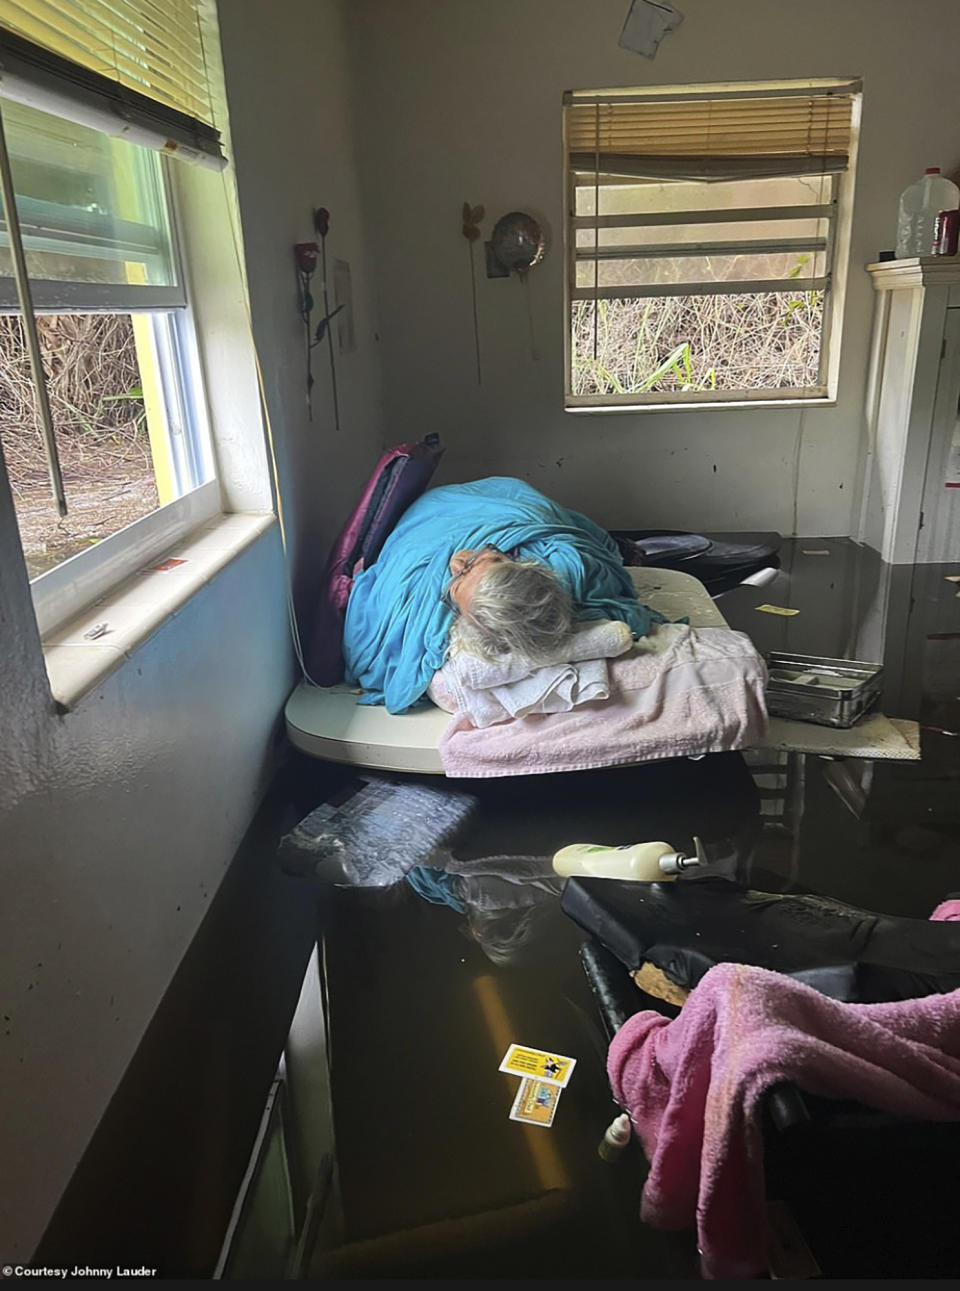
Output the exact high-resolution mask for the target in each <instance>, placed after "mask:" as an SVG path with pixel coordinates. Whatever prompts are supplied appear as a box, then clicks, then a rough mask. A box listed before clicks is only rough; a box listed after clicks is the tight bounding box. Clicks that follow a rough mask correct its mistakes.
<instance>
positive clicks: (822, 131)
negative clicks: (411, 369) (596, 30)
mask: <svg viewBox="0 0 960 1291" xmlns="http://www.w3.org/2000/svg"><path fill="white" fill-rule="evenodd" d="M858 115H859V85H858V84H857V83H854V82H842V83H840V82H804V83H803V84H802V85H797V84H794V85H790V84H785V85H780V86H777V87H772V86H756V85H747V86H731V87H717V86H703V87H678V88H675V89H658V90H656V91H650V92H646V91H631V92H626V91H624V92H619V93H617V92H611V93H569V94H567V95H566V96H565V104H564V134H565V147H566V158H567V196H568V204H567V210H568V218H567V222H566V257H567V264H568V269H569V272H568V278H567V308H568V320H569V324H568V326H569V330H568V344H567V362H566V373H567V381H566V406H567V407H568V408H572V409H578V408H597V407H637V408H639V407H644V406H651V405H654V406H658V407H663V406H671V405H681V406H690V405H697V404H708V405H711V406H714V407H715V406H717V405H718V404H724V403H742V402H746V401H758V402H759V401H771V400H784V399H790V400H796V399H820V400H825V399H828V398H832V397H833V396H834V391H835V385H836V370H837V365H838V361H839V340H840V328H839V318H840V314H841V310H842V296H843V292H842V283H843V279H844V278H845V271H846V262H847V253H848V242H849V218H850V208H851V205H852V184H853V152H854V147H855V140H856V127H857V122H858Z"/></svg>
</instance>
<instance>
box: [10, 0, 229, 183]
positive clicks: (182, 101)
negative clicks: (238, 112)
mask: <svg viewBox="0 0 960 1291" xmlns="http://www.w3.org/2000/svg"><path fill="white" fill-rule="evenodd" d="M212 4H213V0H0V67H2V76H0V87H2V93H3V95H4V96H5V97H6V98H8V99H15V100H18V101H19V102H21V103H24V104H25V105H27V106H29V107H40V108H44V109H46V110H47V111H51V112H56V113H58V114H60V115H62V116H66V117H68V118H69V119H71V120H73V121H75V122H76V123H77V124H80V125H87V126H92V127H93V128H94V129H99V130H103V131H105V132H106V133H108V134H122V135H123V136H124V137H126V138H127V139H129V140H131V141H132V142H134V143H138V144H145V145H146V146H147V147H153V148H156V149H158V150H160V151H163V152H167V153H169V154H171V155H174V156H177V157H180V158H184V159H186V160H189V161H194V162H200V163H202V164H206V165H213V166H214V167H216V168H219V167H220V166H222V165H223V163H224V158H223V155H222V153H221V150H220V139H219V134H218V132H217V130H216V128H215V119H216V113H215V104H214V98H215V95H214V83H213V76H212V73H211V70H210V67H209V66H208V61H207V54H206V49H205V39H206V40H209V39H210V38H211V36H210V27H211V21H212V20H211V18H210V16H209V8H210V6H211V5H212Z"/></svg>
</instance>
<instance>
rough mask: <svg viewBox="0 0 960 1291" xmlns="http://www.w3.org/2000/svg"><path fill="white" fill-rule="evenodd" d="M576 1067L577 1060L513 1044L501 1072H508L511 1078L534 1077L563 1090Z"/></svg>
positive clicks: (502, 1064) (506, 1055) (504, 1059)
mask: <svg viewBox="0 0 960 1291" xmlns="http://www.w3.org/2000/svg"><path fill="white" fill-rule="evenodd" d="M576 1065H577V1060H576V1058H565V1057H564V1056H563V1055H562V1054H559V1053H547V1052H546V1051H545V1050H543V1049H527V1048H525V1047H524V1046H523V1045H521V1044H512V1045H511V1046H510V1048H509V1049H508V1050H507V1052H506V1054H505V1055H504V1058H503V1062H501V1064H500V1070H501V1071H508V1072H509V1073H510V1075H511V1076H533V1077H535V1078H536V1079H537V1080H545V1081H546V1082H547V1084H548V1085H559V1086H560V1088H561V1089H563V1087H564V1086H565V1085H566V1083H567V1081H568V1080H569V1079H570V1077H571V1076H572V1075H573V1069H574V1067H575V1066H576Z"/></svg>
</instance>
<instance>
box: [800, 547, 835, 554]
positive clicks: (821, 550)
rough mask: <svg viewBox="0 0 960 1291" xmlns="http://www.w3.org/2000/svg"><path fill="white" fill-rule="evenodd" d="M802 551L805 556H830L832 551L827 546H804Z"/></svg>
mask: <svg viewBox="0 0 960 1291" xmlns="http://www.w3.org/2000/svg"><path fill="white" fill-rule="evenodd" d="M802 553H803V555H804V556H829V555H830V552H829V551H828V550H827V548H826V547H803V548H802Z"/></svg>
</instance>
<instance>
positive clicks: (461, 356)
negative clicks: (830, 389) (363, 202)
mask: <svg viewBox="0 0 960 1291" xmlns="http://www.w3.org/2000/svg"><path fill="white" fill-rule="evenodd" d="M679 7H680V8H681V9H682V11H683V13H684V15H685V17H684V21H683V23H682V25H681V26H680V27H679V28H678V29H677V30H676V31H675V32H673V33H672V34H671V35H669V36H668V37H667V38H666V39H665V41H664V42H663V44H662V45H661V47H660V50H659V52H658V54H657V56H656V58H655V59H654V60H652V61H651V60H649V59H646V58H644V57H642V56H641V55H638V54H633V53H630V52H628V51H626V50H622V49H620V48H619V47H618V45H617V38H618V36H619V33H620V28H621V26H622V24H623V20H624V17H625V15H626V12H627V9H628V0H484V3H483V4H477V3H476V2H475V0H443V2H442V3H440V2H439V0H403V2H402V3H398V2H397V0H361V2H360V3H356V4H354V5H351V6H350V8H349V19H350V36H351V41H352V46H353V53H354V58H355V64H356V69H357V101H358V104H359V105H360V109H359V124H360V135H359V138H360V145H361V155H362V157H363V166H362V178H363V181H364V184H365V192H366V195H367V197H368V199H369V201H368V210H369V214H370V221H371V224H370V228H371V235H372V236H371V246H372V248H373V251H374V254H375V257H376V267H377V275H378V285H379V289H380V314H381V323H382V338H383V351H384V394H385V407H386V408H387V409H388V410H389V412H388V422H387V426H388V433H390V434H391V435H393V434H400V433H406V432H407V431H408V430H409V429H410V428H412V427H416V428H417V429H418V430H425V431H431V430H434V431H440V432H441V433H442V434H443V436H444V438H445V439H446V441H447V442H448V444H449V449H448V452H447V456H446V458H445V460H444V463H443V468H442V469H443V472H444V478H446V479H457V478H461V479H462V478H469V477H471V476H480V475H484V474H490V473H493V472H500V471H509V472H510V473H514V474H518V475H522V476H524V477H525V478H527V479H528V480H530V481H531V482H532V483H533V484H534V485H536V486H537V487H539V488H542V489H543V490H544V491H546V492H547V493H549V494H552V495H553V496H555V497H557V498H558V499H560V500H561V501H563V502H566V503H568V504H571V505H574V506H578V507H580V508H581V509H583V510H586V511H588V512H590V513H591V514H593V515H595V516H596V518H597V519H599V520H601V521H604V522H606V523H607V524H608V525H610V526H623V527H627V526H634V527H655V526H662V527H675V528H687V529H691V528H692V529H697V528H708V529H709V528H715V529H738V528H775V529H779V530H781V531H782V532H785V533H788V532H792V531H793V529H794V503H793V498H794V473H795V467H796V454H797V448H798V435H799V433H800V431H801V427H802V436H803V443H802V457H801V460H800V463H799V490H798V508H797V511H798V514H797V531H798V532H800V533H806V534H815V533H822V534H847V533H849V532H850V522H851V504H852V499H853V496H854V494H855V493H856V485H857V478H856V477H857V462H858V453H859V441H860V436H861V417H862V405H863V393H864V381H865V369H866V361H867V347H868V340H869V336H868V333H869V325H870V318H871V312H872V308H873V300H872V291H871V287H870V283H869V281H868V276H867V274H865V273H864V272H863V269H862V266H863V265H864V264H866V263H868V262H869V261H871V260H873V259H875V258H876V253H877V252H878V251H879V250H880V249H881V248H885V247H890V246H892V245H893V240H894V229H895V224H896V211H897V201H898V197H899V194H900V191H901V190H902V189H903V188H904V187H905V186H906V185H907V184H908V183H910V182H911V181H912V180H913V179H914V178H916V177H917V176H918V175H919V174H920V173H921V172H922V170H923V168H924V166H926V165H931V164H940V165H942V166H943V167H944V169H945V170H948V169H950V168H952V167H953V166H955V165H956V163H957V162H958V160H960V135H958V132H957V129H956V123H955V119H954V117H953V115H952V114H951V113H950V112H949V111H944V108H943V104H944V95H947V96H949V93H950V87H951V86H952V85H953V84H954V81H955V73H956V67H955V63H956V58H955V52H956V47H957V42H958V40H960V5H958V4H956V0H924V3H923V4H921V5H917V6H914V7H913V8H912V9H910V8H905V7H904V5H903V4H902V3H901V2H900V0H841V2H840V3H837V2H836V0H806V3H804V4H797V3H795V0H723V2H722V3H717V0H686V3H681V4H680V6H679ZM823 76H862V77H863V81H864V105H863V133H862V140H861V149H860V158H859V167H858V177H857V191H856V206H855V213H854V223H853V241H852V252H851V266H852V267H851V272H850V281H849V290H848V295H847V302H846V325H845V332H844V345H843V359H842V365H841V371H840V389H839V404H838V406H837V407H836V408H835V409H819V410H815V409H810V410H807V411H806V413H805V415H804V416H803V419H802V423H801V415H800V413H799V412H797V411H794V410H785V411H770V410H768V411H763V410H752V409H751V410H748V411H724V412H719V413H717V412H696V413H694V412H669V413H644V414H642V415H634V414H620V413H618V414H607V415H592V416H583V415H572V414H569V413H565V412H564V411H563V404H562V392H563V374H562V355H563V345H564V340H565V336H564V320H563V308H562V275H563V256H562V249H561V236H562V224H561V221H562V211H563V208H562V178H561V176H562V155H561V141H560V108H561V96H562V93H563V91H564V90H565V89H588V88H606V87H614V86H639V85H648V84H667V85H670V84H684V83H695V82H716V81H725V80H770V79H775V78H792V77H823ZM464 200H469V201H470V202H473V203H477V202H482V203H484V204H485V206H486V209H487V212H488V215H489V216H491V217H492V218H493V219H496V218H497V217H498V216H499V215H501V214H503V213H504V212H506V211H508V210H515V209H521V210H523V209H528V210H531V211H532V212H534V213H535V214H538V215H539V216H540V217H542V218H543V219H544V221H545V223H546V226H547V229H548V233H549V249H548V253H547V257H546V259H545V261H544V262H543V264H542V265H540V266H538V267H537V268H536V269H535V270H533V271H532V272H531V274H530V276H529V291H530V297H531V302H532V307H533V315H534V324H535V331H536V337H537V344H538V348H539V352H540V358H539V360H534V359H532V358H531V352H530V344H529V340H528V336H527V316H526V310H525V305H524V301H523V292H522V288H521V286H520V284H519V282H517V281H516V280H511V281H500V280H493V281H488V280H487V279H486V278H485V277H483V276H481V280H480V284H479V296H480V299H479V308H480V319H481V328H482V346H483V384H482V386H480V387H478V386H477V382H476V376H475V370H474V352H473V328H472V314H471V302H470V280H469V269H468V253H467V246H466V243H465V241H464V239H463V238H462V237H461V235H460V228H459V225H460V207H461V205H462V203H463V202H464ZM491 227H492V221H491V220H490V219H488V221H487V223H486V225H485V232H486V233H487V235H489V230H490V228H491Z"/></svg>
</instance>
